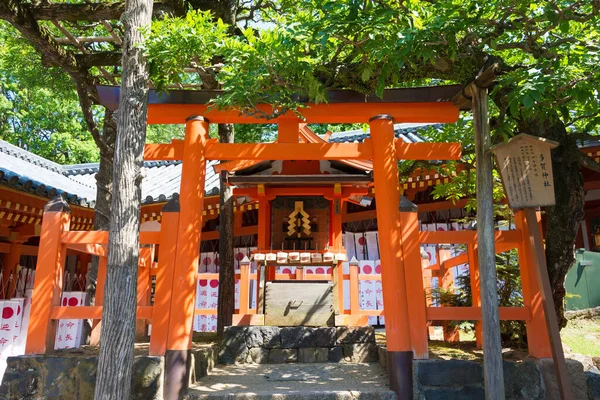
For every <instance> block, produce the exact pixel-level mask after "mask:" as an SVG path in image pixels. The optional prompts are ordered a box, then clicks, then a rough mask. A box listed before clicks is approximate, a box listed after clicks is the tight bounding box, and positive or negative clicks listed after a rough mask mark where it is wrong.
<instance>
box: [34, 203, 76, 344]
mask: <svg viewBox="0 0 600 400" xmlns="http://www.w3.org/2000/svg"><path fill="white" fill-rule="evenodd" d="M70 222H71V208H70V207H69V205H68V204H67V203H66V202H65V201H64V199H63V198H62V197H61V196H57V197H55V198H54V199H52V200H51V201H49V202H48V203H47V204H46V205H45V206H44V216H43V219H42V231H41V234H40V245H39V250H38V259H37V266H36V273H35V282H34V285H33V295H32V298H31V313H30V317H29V328H28V331H27V345H26V347H25V353H26V354H44V353H45V352H46V350H47V349H48V348H50V349H52V348H53V346H54V336H55V334H56V322H55V321H53V320H52V319H51V318H50V315H51V313H52V308H53V307H54V306H58V305H60V296H61V292H62V282H63V279H62V278H63V267H64V264H65V256H66V252H67V249H66V246H65V245H63V244H62V234H63V232H66V231H68V230H69V224H70Z"/></svg>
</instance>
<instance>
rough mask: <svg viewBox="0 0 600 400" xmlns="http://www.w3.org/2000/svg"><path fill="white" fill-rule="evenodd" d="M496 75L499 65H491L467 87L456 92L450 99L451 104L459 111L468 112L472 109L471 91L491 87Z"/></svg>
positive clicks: (498, 72)
mask: <svg viewBox="0 0 600 400" xmlns="http://www.w3.org/2000/svg"><path fill="white" fill-rule="evenodd" d="M498 75H500V64H498V63H495V64H492V65H491V66H490V67H488V68H487V69H486V70H485V71H483V72H482V73H481V74H479V75H478V76H477V77H476V78H475V80H474V81H473V82H472V83H471V84H470V85H469V86H467V87H466V88H464V89H463V90H461V91H460V92H458V93H457V94H456V95H455V96H454V97H453V98H452V102H453V103H454V104H455V105H456V106H457V107H458V108H460V109H461V110H470V109H471V108H472V107H473V102H472V99H473V96H472V95H471V91H472V90H476V89H477V88H488V87H490V86H492V84H493V83H494V82H495V81H496V78H497V77H498Z"/></svg>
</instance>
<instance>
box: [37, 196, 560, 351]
mask: <svg viewBox="0 0 600 400" xmlns="http://www.w3.org/2000/svg"><path fill="white" fill-rule="evenodd" d="M173 204H174V203H168V204H167V206H165V208H164V210H163V214H162V224H161V231H160V232H141V233H140V244H141V245H142V246H145V247H146V246H147V245H158V251H159V253H158V262H157V263H153V260H152V256H151V254H152V252H151V251H149V249H147V248H142V249H141V250H142V251H141V252H140V255H141V259H140V266H139V279H138V292H139V296H138V300H139V301H138V307H137V318H138V320H148V321H151V323H152V335H151V339H150V353H151V354H155V355H160V354H164V353H165V351H166V349H167V346H168V343H169V340H170V338H172V337H173V336H174V335H176V336H181V334H182V333H181V332H175V333H174V332H173V331H174V330H175V329H177V324H175V323H173V321H172V320H171V318H172V310H173V309H174V308H177V307H178V305H177V304H175V303H173V301H172V299H173V291H174V286H175V283H176V280H177V279H178V277H177V276H176V274H175V272H176V269H175V268H174V266H175V253H176V235H175V233H176V230H177V227H178V221H179V211H178V209H177V207H176V204H175V206H174V205H173ZM400 214H401V218H402V220H403V221H402V222H403V226H404V227H406V228H405V229H406V231H405V232H403V236H404V240H403V246H404V256H405V266H406V271H405V273H406V282H407V290H409V289H410V290H411V291H412V298H411V299H410V301H409V313H410V315H409V316H410V331H411V341H412V346H413V351H414V352H415V356H417V357H419V358H426V357H427V353H428V351H427V321H436V320H441V321H450V320H458V321H460V320H474V321H480V320H481V307H480V306H479V305H480V303H479V296H478V267H477V262H476V257H475V251H476V243H477V232H476V231H449V232H430V231H427V232H419V231H418V224H417V221H416V218H417V213H416V212H413V213H400ZM515 220H516V226H517V229H516V230H509V231H496V232H495V240H496V247H497V251H498V252H503V251H507V250H510V249H513V248H516V249H518V251H519V261H520V269H521V279H522V286H523V302H524V305H523V307H501V308H500V318H501V319H502V320H522V321H525V322H526V325H527V332H528V339H529V340H528V341H529V352H530V354H531V355H532V356H534V357H549V356H550V346H549V341H548V336H547V333H546V329H545V322H544V314H543V311H542V308H541V298H540V293H539V288H538V286H537V283H536V280H535V279H534V270H533V262H532V260H531V257H532V255H531V250H530V248H529V245H528V242H527V241H525V240H524V238H527V237H528V234H529V232H528V231H527V229H528V227H527V225H526V224H525V223H524V217H523V215H522V213H521V212H517V213H516V215H515ZM69 226H70V214H69V209H68V205H66V203H64V202H62V201H53V202H51V203H49V206H48V207H47V210H46V212H45V213H44V216H43V222H42V232H41V237H40V246H39V254H38V264H37V272H36V276H35V283H34V290H33V298H32V307H31V317H30V323H29V330H28V334H27V346H26V353H27V354H43V353H45V352H46V351H47V350H49V349H52V344H53V343H54V335H55V332H56V321H57V320H59V319H93V320H94V321H95V325H99V322H100V321H101V318H102V303H103V298H104V282H105V280H106V256H107V251H106V247H105V246H106V244H107V243H108V232H104V231H91V232H90V231H70V230H69ZM415 227H416V230H415ZM538 229H539V227H538ZM411 230H412V231H411ZM410 235H413V236H412V239H411V236H410ZM407 238H408V239H407ZM421 244H465V245H467V252H466V254H462V255H459V256H457V257H454V258H451V259H448V260H445V261H443V263H444V264H445V267H446V268H449V267H452V266H454V265H459V264H462V263H465V262H468V263H469V267H470V272H471V285H472V289H473V306H472V307H426V306H425V291H424V289H423V266H422V262H421V259H420V252H419V250H418V249H419V248H420V245H421ZM67 246H69V247H73V246H76V247H77V249H78V250H80V251H85V252H87V253H89V254H94V255H98V256H100V267H99V276H98V287H97V292H96V301H95V305H94V306H80V307H63V306H61V305H60V295H61V291H62V282H63V279H62V274H63V270H64V257H65V254H66V248H67ZM408 246H414V247H415V248H416V249H417V251H414V249H411V248H409V247H408ZM259 251H260V250H259ZM408 254H413V255H414V254H416V255H417V257H418V258H417V259H414V260H411V259H410V258H408V257H406V255H408ZM333 270H335V269H332V271H333ZM152 275H156V289H155V297H154V298H155V301H154V305H152V306H150V305H148V304H149V302H148V296H149V290H150V282H151V279H152V278H151V276H152ZM197 277H198V278H199V279H207V280H215V279H218V278H219V276H218V274H217V273H201V274H198V275H197ZM235 278H236V279H239V280H240V304H239V309H238V310H236V315H235V316H234V323H235V324H239V325H244V324H261V323H264V319H262V318H260V317H261V316H260V313H259V311H258V310H257V308H250V301H249V287H250V281H252V280H254V281H256V280H257V278H258V274H257V273H251V272H250V268H249V266H244V265H242V267H241V270H240V273H239V274H236V275H235ZM274 278H275V279H276V280H294V279H304V280H333V279H334V277H333V272H332V273H331V274H304V273H303V272H302V270H301V269H297V270H296V272H295V273H291V274H282V273H278V274H275V276H274ZM343 279H344V280H348V281H350V285H349V287H350V293H349V294H350V310H345V311H344V312H343V313H344V314H346V315H350V316H352V318H351V319H347V320H346V321H349V323H351V324H353V325H366V324H367V317H368V316H383V315H385V312H384V310H363V309H360V306H359V282H360V281H379V280H381V275H380V274H359V270H358V265H351V266H350V273H349V274H344V275H343ZM255 287H258V285H257V286H255ZM257 304H258V302H257ZM194 314H196V315H211V314H216V310H214V309H195V311H194ZM99 330H100V329H99V327H97V329H95V331H94V333H93V335H92V341H93V342H98V334H99V332H98V331H99ZM186 334H191V332H189V333H186ZM478 340H480V333H478Z"/></svg>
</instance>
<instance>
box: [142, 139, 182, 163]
mask: <svg viewBox="0 0 600 400" xmlns="http://www.w3.org/2000/svg"><path fill="white" fill-rule="evenodd" d="M181 159H183V140H172V141H171V143H168V144H147V145H145V146H144V160H145V161H152V160H181Z"/></svg>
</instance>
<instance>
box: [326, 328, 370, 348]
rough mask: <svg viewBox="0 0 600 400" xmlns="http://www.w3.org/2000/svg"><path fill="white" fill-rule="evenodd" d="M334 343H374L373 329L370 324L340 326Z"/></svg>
mask: <svg viewBox="0 0 600 400" xmlns="http://www.w3.org/2000/svg"><path fill="white" fill-rule="evenodd" d="M336 335H337V336H336V344H338V345H340V344H354V343H375V330H374V329H373V328H372V327H370V326H340V327H338V328H337V332H336Z"/></svg>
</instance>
